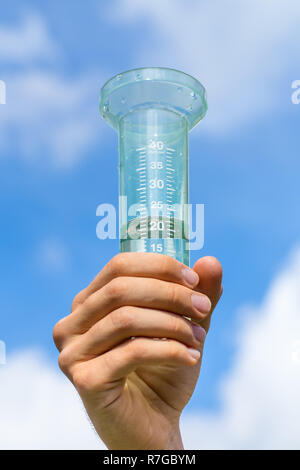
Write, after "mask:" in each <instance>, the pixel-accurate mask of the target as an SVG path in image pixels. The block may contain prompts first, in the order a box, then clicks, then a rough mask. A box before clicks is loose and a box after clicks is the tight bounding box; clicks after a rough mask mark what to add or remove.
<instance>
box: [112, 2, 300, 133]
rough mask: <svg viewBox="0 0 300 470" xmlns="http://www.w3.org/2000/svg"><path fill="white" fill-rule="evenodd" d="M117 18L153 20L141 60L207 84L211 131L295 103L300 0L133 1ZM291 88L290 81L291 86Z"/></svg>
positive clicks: (117, 9)
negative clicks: (292, 87)
mask: <svg viewBox="0 0 300 470" xmlns="http://www.w3.org/2000/svg"><path fill="white" fill-rule="evenodd" d="M112 5H113V6H112V9H111V10H110V15H111V19H112V20H113V19H114V20H115V21H118V22H120V23H122V24H124V23H125V24H126V23H129V24H132V23H137V22H145V23H148V24H149V25H150V26H151V28H152V34H151V37H149V36H146V35H145V38H146V39H145V40H144V41H141V46H140V48H139V46H137V56H136V61H137V64H139V65H143V66H147V65H148V64H151V65H152V64H160V65H164V66H169V67H170V66H171V67H176V68H179V69H182V70H184V71H185V72H187V73H190V74H192V75H195V76H196V77H198V78H199V80H200V81H202V82H203V84H204V85H205V86H206V87H207V90H208V100H209V112H208V115H207V117H206V119H205V120H204V121H203V123H202V130H203V131H205V132H208V133H215V134H219V135H220V134H221V135H222V134H226V133H232V132H233V131H238V130H239V129H240V128H241V127H243V126H245V125H249V124H252V123H253V121H255V120H256V119H258V120H259V119H261V117H263V116H264V115H265V114H266V113H267V114H270V113H275V112H278V111H279V110H280V109H282V107H285V106H286V107H287V106H290V94H291V93H289V89H286V88H285V86H286V85H285V79H286V78H287V77H289V79H288V84H290V83H291V82H292V80H293V79H295V78H298V77H293V76H289V74H290V73H291V69H292V68H293V67H294V66H295V60H296V59H295V58H296V57H298V49H297V48H298V46H297V44H298V41H297V38H298V39H299V30H300V5H299V2H298V0H277V1H276V2H274V1H269V0H266V1H264V2H262V1H261V0H244V1H243V2H236V1H235V0H213V1H209V2H203V1H198V0H189V2H184V1H181V0H164V1H161V0H153V1H151V2H149V1H147V0H125V1H123V0H122V1H120V0H118V1H116V2H113V3H112ZM288 86H289V85H288Z"/></svg>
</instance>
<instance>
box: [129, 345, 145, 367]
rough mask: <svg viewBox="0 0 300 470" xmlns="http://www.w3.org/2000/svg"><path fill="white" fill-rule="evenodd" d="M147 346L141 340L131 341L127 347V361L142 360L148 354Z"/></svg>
mask: <svg viewBox="0 0 300 470" xmlns="http://www.w3.org/2000/svg"><path fill="white" fill-rule="evenodd" d="M148 347H149V346H148V345H147V344H144V343H143V342H142V341H139V340H134V341H131V342H130V343H129V347H128V356H129V357H128V360H129V362H135V361H136V360H140V361H143V360H144V359H145V358H146V357H147V356H148Z"/></svg>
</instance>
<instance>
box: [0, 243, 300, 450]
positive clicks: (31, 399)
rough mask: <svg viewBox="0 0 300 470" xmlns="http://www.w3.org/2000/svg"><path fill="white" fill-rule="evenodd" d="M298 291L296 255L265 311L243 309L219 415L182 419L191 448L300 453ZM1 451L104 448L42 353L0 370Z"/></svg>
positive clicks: (299, 277)
mask: <svg viewBox="0 0 300 470" xmlns="http://www.w3.org/2000/svg"><path fill="white" fill-rule="evenodd" d="M299 285H300V251H295V252H293V253H292V256H291V260H290V261H289V263H288V264H287V266H286V267H285V268H284V269H283V271H282V273H281V274H280V275H279V276H278V277H277V278H276V279H275V280H274V282H273V283H272V285H271V287H270V289H269V291H268V292H267V294H266V296H265V299H264V301H263V303H262V305H261V306H260V307H258V308H256V309H254V308H252V309H249V308H248V309H247V311H246V313H245V309H243V313H244V315H243V321H242V323H241V325H240V327H239V328H238V331H237V333H236V338H237V339H238V345H237V352H236V359H235V361H234V363H233V365H232V367H231V370H230V371H229V372H228V373H227V375H226V376H225V377H224V379H223V381H222V384H221V386H220V405H221V409H220V411H219V412H215V413H210V414H208V413H205V412H203V411H201V412H197V413H195V412H193V414H191V413H190V412H187V413H185V414H184V416H183V420H182V429H183V438H184V442H185V445H186V447H187V448H191V449H211V448H213V449H214V448H219V449H246V448H250V449H277V448H287V449H288V448H291V449H300V405H299V396H300V314H299V310H300V290H299ZM0 448H1V449H14V448H22V449H32V448H34V449H41V448H42V449H62V448H69V449H74V448H75V449H76V448H79V449H85V448H87V449H91V448H95V449H97V448H101V449H102V448H104V446H103V444H102V443H100V442H99V441H98V439H97V437H96V436H95V433H94V431H93V430H92V428H91V426H90V425H89V423H88V421H87V419H86V417H85V413H84V411H83V408H82V405H81V403H80V401H79V398H78V397H77V395H76V393H75V392H74V391H73V388H72V386H71V385H70V384H69V383H68V382H67V380H66V379H64V378H63V377H62V375H61V374H59V373H58V371H57V370H56V369H54V368H53V366H50V365H49V364H48V363H47V362H46V361H45V360H44V359H43V357H41V353H40V352H39V351H24V352H22V353H19V354H17V355H15V356H12V357H11V356H9V357H8V359H7V364H6V366H1V367H0Z"/></svg>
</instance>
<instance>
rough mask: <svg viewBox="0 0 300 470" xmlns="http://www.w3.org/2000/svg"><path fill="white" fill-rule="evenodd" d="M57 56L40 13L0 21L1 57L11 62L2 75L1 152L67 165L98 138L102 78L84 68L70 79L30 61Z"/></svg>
mask: <svg viewBox="0 0 300 470" xmlns="http://www.w3.org/2000/svg"><path fill="white" fill-rule="evenodd" d="M57 57H60V47H58V45H57V44H56V43H55V41H54V40H53V39H52V37H51V35H50V34H49V32H48V30H47V27H46V24H45V22H44V20H43V19H42V18H41V17H40V16H39V15H36V14H31V15H27V16H25V17H24V18H23V20H22V21H21V23H20V24H18V25H15V26H11V27H3V26H0V59H1V60H2V61H3V60H5V59H6V60H9V61H10V62H11V63H12V64H14V65H15V68H14V69H12V71H10V72H7V73H6V75H5V77H1V78H5V84H6V105H5V106H2V107H1V109H0V111H1V113H0V157H2V158H5V156H6V155H7V154H8V153H9V152H12V150H13V151H14V153H15V154H17V155H18V156H20V157H21V158H24V159H27V160H28V161H39V162H43V163H44V162H45V163H46V164H47V163H50V164H52V165H53V166H54V167H56V168H69V167H70V166H72V165H73V164H74V163H76V162H77V161H78V160H79V159H80V158H82V156H83V155H84V154H86V153H87V152H88V151H89V149H90V148H91V146H92V145H93V143H94V142H95V141H96V139H97V138H98V136H99V133H100V131H101V119H100V116H99V112H98V99H99V91H100V84H101V77H99V74H96V73H94V72H90V71H86V72H84V73H83V74H82V75H81V76H79V77H75V78H74V77H73V78H69V77H67V76H63V75H60V74H59V73H56V72H55V71H53V70H52V69H51V70H49V69H48V70H47V69H46V68H45V67H44V68H43V69H41V68H39V67H38V66H37V64H36V63H35V62H34V59H42V60H44V59H49V58H51V59H53V60H54V59H57Z"/></svg>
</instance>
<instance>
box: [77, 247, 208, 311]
mask: <svg viewBox="0 0 300 470" xmlns="http://www.w3.org/2000/svg"><path fill="white" fill-rule="evenodd" d="M119 276H133V277H149V278H155V279H161V280H164V281H170V282H177V283H178V284H183V285H186V286H188V287H191V288H193V287H194V286H196V285H197V284H198V282H199V278H198V274H197V273H196V272H195V271H193V270H192V269H190V268H189V267H187V266H185V265H184V264H182V263H180V262H179V261H177V260H175V259H174V258H171V257H170V256H166V255H161V254H158V253H129V252H128V253H120V254H118V255H116V256H114V257H113V258H112V259H111V260H110V261H109V263H108V264H107V265H106V266H105V267H104V268H103V269H102V270H101V271H100V272H99V274H98V275H97V276H96V277H95V279H94V280H93V281H92V282H91V284H90V285H89V286H88V287H87V288H86V289H84V290H83V291H81V292H80V293H79V295H78V296H76V297H75V299H74V301H73V305H72V311H74V310H75V308H77V307H78V305H80V304H81V303H82V302H84V300H85V299H86V298H87V297H88V296H90V295H91V294H93V293H94V292H96V291H97V290H99V289H101V288H102V287H103V286H105V285H106V284H108V283H109V282H110V281H111V280H112V279H114V278H116V277H119Z"/></svg>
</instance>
